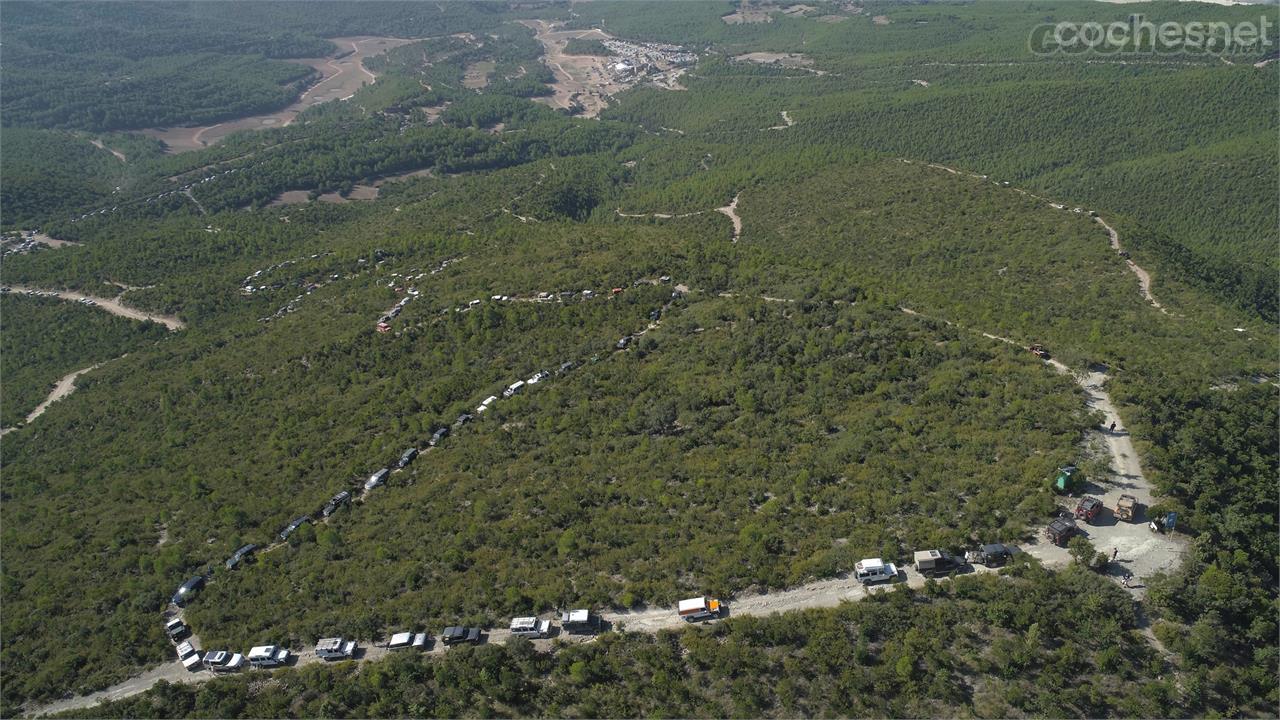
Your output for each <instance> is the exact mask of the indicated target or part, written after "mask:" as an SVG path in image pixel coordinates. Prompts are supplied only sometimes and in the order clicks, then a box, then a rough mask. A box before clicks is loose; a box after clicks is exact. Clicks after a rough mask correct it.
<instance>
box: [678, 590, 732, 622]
mask: <svg viewBox="0 0 1280 720" xmlns="http://www.w3.org/2000/svg"><path fill="white" fill-rule="evenodd" d="M721 610H722V607H721V605H720V601H719V600H717V599H715V598H713V597H706V596H703V597H696V598H689V599H688V600H681V601H680V605H679V606H678V611H679V613H680V618H681V619H683V620H684V621H685V622H703V621H706V620H714V619H716V618H718V617H720V612H721Z"/></svg>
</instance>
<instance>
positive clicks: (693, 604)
mask: <svg viewBox="0 0 1280 720" xmlns="http://www.w3.org/2000/svg"><path fill="white" fill-rule="evenodd" d="M706 606H707V599H706V598H704V597H696V598H689V599H688V600H681V601H680V612H686V611H689V610H701V609H703V608H705V607H706Z"/></svg>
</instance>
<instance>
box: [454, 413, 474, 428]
mask: <svg viewBox="0 0 1280 720" xmlns="http://www.w3.org/2000/svg"><path fill="white" fill-rule="evenodd" d="M471 420H472V417H471V413H462V414H461V415H459V416H458V419H457V420H454V421H453V429H454V430H457V429H458V428H460V427H462V426H463V425H466V424H467V423H469V422H471Z"/></svg>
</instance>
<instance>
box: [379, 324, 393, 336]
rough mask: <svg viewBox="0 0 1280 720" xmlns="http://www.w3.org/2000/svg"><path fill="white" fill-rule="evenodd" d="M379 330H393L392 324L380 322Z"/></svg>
mask: <svg viewBox="0 0 1280 720" xmlns="http://www.w3.org/2000/svg"><path fill="white" fill-rule="evenodd" d="M378 332H380V333H384V332H391V326H390V325H388V324H386V323H384V322H380V323H378Z"/></svg>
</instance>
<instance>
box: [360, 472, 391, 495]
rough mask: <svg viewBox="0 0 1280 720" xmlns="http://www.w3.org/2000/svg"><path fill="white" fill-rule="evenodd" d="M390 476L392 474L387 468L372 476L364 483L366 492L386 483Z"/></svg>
mask: <svg viewBox="0 0 1280 720" xmlns="http://www.w3.org/2000/svg"><path fill="white" fill-rule="evenodd" d="M390 474H391V471H390V470H388V469H387V468H382V469H381V470H379V471H377V472H375V473H374V474H372V475H370V476H369V479H368V480H365V481H364V489H365V492H368V491H370V490H372V489H374V488H376V487H378V486H379V485H381V484H383V483H385V482H386V481H387V476H388V475H390Z"/></svg>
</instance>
